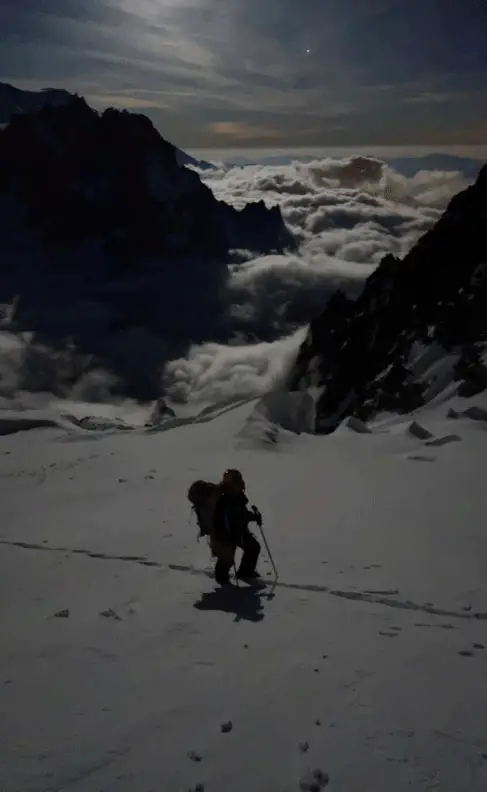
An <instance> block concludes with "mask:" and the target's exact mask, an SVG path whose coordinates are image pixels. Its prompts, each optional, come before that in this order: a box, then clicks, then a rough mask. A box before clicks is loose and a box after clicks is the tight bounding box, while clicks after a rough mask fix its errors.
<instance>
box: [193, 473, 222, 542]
mask: <svg viewBox="0 0 487 792" xmlns="http://www.w3.org/2000/svg"><path fill="white" fill-rule="evenodd" d="M218 495H219V486H218V484H213V482H211V481H203V480H202V479H198V480H197V481H193V483H192V484H191V486H190V488H189V490H188V500H189V502H190V503H191V505H192V507H193V511H194V513H195V515H196V521H197V523H198V526H199V529H200V533H199V535H200V536H209V535H210V534H211V531H212V528H213V518H214V514H215V506H216V503H217V501H218Z"/></svg>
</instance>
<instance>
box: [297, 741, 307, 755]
mask: <svg viewBox="0 0 487 792" xmlns="http://www.w3.org/2000/svg"><path fill="white" fill-rule="evenodd" d="M298 748H299V750H300V751H301V753H307V751H309V742H308V741H307V740H301V742H299V743H298Z"/></svg>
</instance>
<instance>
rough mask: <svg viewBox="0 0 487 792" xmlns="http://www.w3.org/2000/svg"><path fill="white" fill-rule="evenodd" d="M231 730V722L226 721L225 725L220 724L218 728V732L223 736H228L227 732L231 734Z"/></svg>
mask: <svg viewBox="0 0 487 792" xmlns="http://www.w3.org/2000/svg"><path fill="white" fill-rule="evenodd" d="M232 729H233V723H232V721H226V722H225V723H222V724H221V726H220V731H221V732H222V733H223V734H228V732H231V731H232Z"/></svg>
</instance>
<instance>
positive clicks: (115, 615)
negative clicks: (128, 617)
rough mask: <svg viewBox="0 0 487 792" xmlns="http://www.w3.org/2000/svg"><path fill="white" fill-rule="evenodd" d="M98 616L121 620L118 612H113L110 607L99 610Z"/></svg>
mask: <svg viewBox="0 0 487 792" xmlns="http://www.w3.org/2000/svg"><path fill="white" fill-rule="evenodd" d="M100 616H104V617H105V619H115V621H122V619H121V617H120V616H119V615H118V613H115V611H114V610H113V609H112V608H107V609H106V610H104V611H100Z"/></svg>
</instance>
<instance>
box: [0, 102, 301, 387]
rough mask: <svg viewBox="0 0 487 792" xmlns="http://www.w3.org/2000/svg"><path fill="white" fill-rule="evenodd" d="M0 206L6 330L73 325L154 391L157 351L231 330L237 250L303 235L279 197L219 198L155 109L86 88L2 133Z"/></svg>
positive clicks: (68, 333)
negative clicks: (115, 103) (272, 205)
mask: <svg viewBox="0 0 487 792" xmlns="http://www.w3.org/2000/svg"><path fill="white" fill-rule="evenodd" d="M0 211H1V213H2V219H3V220H4V223H3V225H2V227H1V228H0V256H1V257H2V264H3V266H2V270H1V271H0V303H5V304H11V303H12V301H13V300H15V312H14V317H13V319H12V322H11V324H10V327H9V328H8V329H10V330H13V331H15V332H25V331H29V332H32V331H33V332H36V333H41V334H42V336H43V338H47V339H48V340H49V343H51V340H52V338H58V339H64V338H67V337H69V338H71V339H72V341H73V343H74V344H75V345H76V347H77V348H80V349H82V350H83V351H85V352H89V353H90V354H91V353H94V354H95V355H97V356H98V358H99V359H100V360H101V361H102V362H103V364H104V365H106V366H108V368H109V369H110V370H112V371H115V372H116V373H117V374H121V375H122V376H123V378H124V379H125V380H126V379H127V376H128V372H127V370H126V369H127V365H130V366H131V367H133V366H134V365H135V362H136V359H137V358H138V361H139V364H140V365H139V364H138V365H137V366H136V367H135V370H133V371H132V372H131V374H130V376H129V378H130V379H131V380H132V384H133V385H134V387H135V388H136V390H137V391H138V392H137V394H135V391H134V389H133V388H132V393H133V394H134V395H137V396H141V397H142V393H141V391H144V389H145V391H148V392H147V394H146V395H147V397H148V398H152V397H153V396H154V395H155V396H157V395H158V393H157V391H156V392H155V393H152V392H151V391H152V390H153V388H152V384H151V385H149V386H148V388H146V386H145V385H144V384H143V381H144V377H145V376H146V374H145V373H144V372H149V371H150V372H151V375H150V376H151V377H154V378H155V380H156V381H157V382H159V380H160V365H161V363H162V359H161V356H162V358H164V355H165V356H166V359H167V358H168V357H170V355H171V353H172V352H174V351H175V352H176V354H177V355H180V354H181V353H183V351H184V348H185V344H187V343H188V342H196V343H198V342H201V341H203V340H207V339H211V338H215V337H218V333H221V332H222V327H224V325H225V318H226V313H225V312H226V300H225V288H226V283H227V279H228V277H229V263H230V262H231V251H232V250H233V249H235V248H245V249H246V250H253V251H255V252H259V253H269V252H273V251H282V250H284V249H285V248H286V247H288V246H291V247H292V246H293V245H294V239H293V236H292V234H291V233H290V232H289V231H288V229H287V227H286V226H285V224H284V221H283V219H282V216H281V213H280V210H279V209H274V210H273V209H268V208H266V207H265V206H264V204H262V203H260V204H254V205H249V206H247V207H245V208H244V209H243V210H241V211H239V210H236V209H234V208H233V207H230V206H228V205H227V204H225V203H224V202H221V201H218V200H217V199H216V198H215V197H214V195H213V193H212V192H211V190H210V189H209V188H208V187H207V186H206V185H205V184H203V182H202V181H201V179H200V177H199V175H198V174H197V173H196V172H195V171H194V170H191V169H190V168H187V167H184V166H181V165H180V163H179V161H178V149H176V147H175V146H173V145H172V144H171V143H169V142H168V141H166V140H165V139H164V138H163V137H161V135H160V134H159V133H158V131H157V130H156V129H155V127H154V126H153V124H152V122H151V121H150V120H149V119H148V118H147V117H146V116H143V115H137V114H132V113H128V112H126V111H118V110H113V109H109V110H106V111H105V112H104V113H102V114H99V113H97V112H96V111H94V110H93V109H92V108H90V107H89V106H88V104H87V103H86V102H85V101H84V99H81V98H79V97H74V98H72V99H71V100H70V101H69V102H67V103H65V104H63V105H61V106H59V107H50V106H46V107H44V108H43V109H42V110H41V111H40V112H39V113H36V114H23V115H17V116H15V117H14V118H13V119H12V121H11V123H10V124H9V125H8V126H7V127H6V128H5V129H4V130H3V132H1V133H0ZM122 333H124V334H125V335H126V336H127V335H128V337H127V338H125V340H124V341H123V343H122V339H121V334H122ZM134 333H135V334H137V333H138V334H139V335H138V337H137V339H134V337H133V336H134ZM144 334H145V335H144ZM142 335H144V338H142V337H141V336H142ZM137 341H142V342H143V343H142V345H141V346H140V349H142V348H143V350H144V353H143V356H141V353H140V351H139V352H138V353H137V354H133V352H134V349H135V346H136V342H137ZM161 341H162V344H161ZM163 345H165V347H166V350H165V352H164V351H161V350H163ZM129 347H132V352H130V349H129ZM142 357H144V360H142ZM142 369H143V371H142ZM129 390H130V388H129ZM149 392H151V395H150V396H149ZM144 397H145V396H144Z"/></svg>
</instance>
